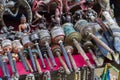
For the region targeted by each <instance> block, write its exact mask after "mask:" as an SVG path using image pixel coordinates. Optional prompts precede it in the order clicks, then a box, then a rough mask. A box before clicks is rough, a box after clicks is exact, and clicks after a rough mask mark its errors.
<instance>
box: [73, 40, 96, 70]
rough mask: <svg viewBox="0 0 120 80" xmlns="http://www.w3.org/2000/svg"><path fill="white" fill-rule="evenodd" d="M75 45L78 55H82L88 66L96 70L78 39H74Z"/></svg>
mask: <svg viewBox="0 0 120 80" xmlns="http://www.w3.org/2000/svg"><path fill="white" fill-rule="evenodd" d="M73 43H74V45H75V47H76V48H77V50H78V53H79V54H81V55H82V57H83V58H84V60H85V61H86V63H87V65H88V66H89V67H90V68H94V67H93V65H92V64H91V63H90V61H89V58H88V57H87V55H86V53H85V52H84V50H83V49H82V47H81V46H80V45H79V43H78V41H77V40H76V39H73Z"/></svg>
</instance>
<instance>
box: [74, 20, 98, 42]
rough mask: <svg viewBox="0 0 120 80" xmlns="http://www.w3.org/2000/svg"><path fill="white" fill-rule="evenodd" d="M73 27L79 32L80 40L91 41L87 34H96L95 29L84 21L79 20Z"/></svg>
mask: <svg viewBox="0 0 120 80" xmlns="http://www.w3.org/2000/svg"><path fill="white" fill-rule="evenodd" d="M74 27H75V29H76V30H78V31H79V32H80V34H81V36H82V39H83V40H85V41H87V40H90V39H91V37H90V36H89V35H88V33H93V34H94V33H95V32H96V29H95V27H94V26H92V25H90V24H89V23H88V22H87V21H86V20H79V21H78V22H77V23H76V24H75V26H74Z"/></svg>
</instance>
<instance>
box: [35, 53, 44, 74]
mask: <svg viewBox="0 0 120 80" xmlns="http://www.w3.org/2000/svg"><path fill="white" fill-rule="evenodd" d="M34 58H35V63H36V66H37V70H38V72H39V73H40V74H42V69H41V67H40V65H39V62H38V60H37V57H36V55H34Z"/></svg>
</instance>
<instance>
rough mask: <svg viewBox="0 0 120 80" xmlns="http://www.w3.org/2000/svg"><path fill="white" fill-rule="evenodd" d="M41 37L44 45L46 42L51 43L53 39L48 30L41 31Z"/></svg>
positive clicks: (41, 42)
mask: <svg viewBox="0 0 120 80" xmlns="http://www.w3.org/2000/svg"><path fill="white" fill-rule="evenodd" d="M39 37H40V41H39V42H40V44H41V45H44V44H45V42H48V43H49V44H50V43H51V37H50V33H49V31H48V30H40V31H39Z"/></svg>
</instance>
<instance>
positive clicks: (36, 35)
mask: <svg viewBox="0 0 120 80" xmlns="http://www.w3.org/2000/svg"><path fill="white" fill-rule="evenodd" d="M30 38H31V41H33V42H34V43H35V46H36V48H37V50H38V55H39V58H40V60H41V62H42V66H43V68H46V66H45V63H44V59H43V56H42V53H41V50H40V47H39V43H38V41H39V36H38V33H37V32H33V33H32V34H31V36H30Z"/></svg>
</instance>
